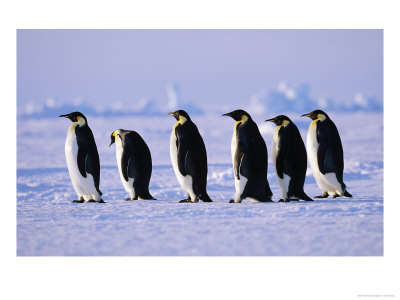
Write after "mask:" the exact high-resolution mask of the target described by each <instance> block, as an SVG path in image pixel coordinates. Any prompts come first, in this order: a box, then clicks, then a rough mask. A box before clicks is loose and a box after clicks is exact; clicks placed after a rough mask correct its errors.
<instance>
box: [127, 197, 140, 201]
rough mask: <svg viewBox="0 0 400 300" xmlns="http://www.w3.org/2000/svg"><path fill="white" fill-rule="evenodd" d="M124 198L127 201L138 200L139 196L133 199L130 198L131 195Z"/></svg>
mask: <svg viewBox="0 0 400 300" xmlns="http://www.w3.org/2000/svg"><path fill="white" fill-rule="evenodd" d="M124 200H125V201H133V200H137V198H133V199H132V198H129V197H128V198H125V199H124Z"/></svg>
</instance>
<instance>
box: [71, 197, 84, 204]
mask: <svg viewBox="0 0 400 300" xmlns="http://www.w3.org/2000/svg"><path fill="white" fill-rule="evenodd" d="M83 202H85V200H83V198H80V199H79V200H72V203H83Z"/></svg>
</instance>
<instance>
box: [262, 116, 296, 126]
mask: <svg viewBox="0 0 400 300" xmlns="http://www.w3.org/2000/svg"><path fill="white" fill-rule="evenodd" d="M267 121H269V122H273V123H275V124H276V126H286V125H288V124H289V123H291V122H292V121H291V120H290V119H289V118H288V117H287V116H285V115H279V116H276V117H275V118H272V119H268V120H265V122H267Z"/></svg>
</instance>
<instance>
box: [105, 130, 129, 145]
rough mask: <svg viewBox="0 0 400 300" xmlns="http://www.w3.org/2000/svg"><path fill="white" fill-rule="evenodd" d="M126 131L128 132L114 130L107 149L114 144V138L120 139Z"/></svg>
mask: <svg viewBox="0 0 400 300" xmlns="http://www.w3.org/2000/svg"><path fill="white" fill-rule="evenodd" d="M127 131H128V130H124V129H117V130H114V131H113V133H111V143H110V146H109V147H111V145H112V144H114V143H115V137H116V136H119V137H120V138H121V134H123V133H124V132H127Z"/></svg>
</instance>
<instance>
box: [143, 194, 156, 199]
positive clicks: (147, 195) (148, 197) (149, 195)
mask: <svg viewBox="0 0 400 300" xmlns="http://www.w3.org/2000/svg"><path fill="white" fill-rule="evenodd" d="M139 198H140V199H143V200H157V199H156V198H154V197H153V196H152V195H151V194H150V193H144V194H141V195H139Z"/></svg>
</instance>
